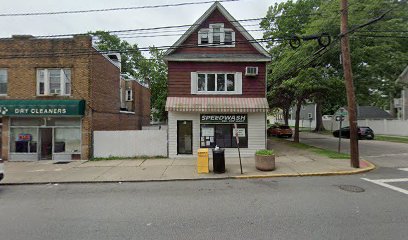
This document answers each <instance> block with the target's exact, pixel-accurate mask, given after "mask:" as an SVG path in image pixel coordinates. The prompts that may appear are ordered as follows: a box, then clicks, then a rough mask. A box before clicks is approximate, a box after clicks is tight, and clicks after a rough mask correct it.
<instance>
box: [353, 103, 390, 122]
mask: <svg viewBox="0 0 408 240" xmlns="http://www.w3.org/2000/svg"><path fill="white" fill-rule="evenodd" d="M357 118H358V119H390V118H392V116H391V115H390V114H389V113H387V112H386V111H384V110H383V109H381V108H379V107H376V106H358V107H357Z"/></svg>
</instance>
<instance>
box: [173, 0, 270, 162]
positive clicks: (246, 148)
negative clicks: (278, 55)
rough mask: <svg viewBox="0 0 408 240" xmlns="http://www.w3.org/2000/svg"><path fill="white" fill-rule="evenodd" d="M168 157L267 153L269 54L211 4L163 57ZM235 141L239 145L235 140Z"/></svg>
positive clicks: (225, 14) (225, 12)
mask: <svg viewBox="0 0 408 240" xmlns="http://www.w3.org/2000/svg"><path fill="white" fill-rule="evenodd" d="M165 60H166V61H167V65H168V68H169V72H168V97H167V102H166V110H167V111H168V112H169V115H168V116H169V117H168V119H169V126H168V127H169V130H168V132H169V156H170V157H183V156H187V157H191V155H196V154H197V150H198V148H214V147H215V146H218V147H222V148H225V154H226V156H237V155H238V151H237V146H238V144H239V146H240V148H241V155H243V156H253V155H254V153H255V151H256V150H258V149H264V148H266V111H267V110H268V109H269V106H268V102H267V100H266V64H267V62H269V61H270V60H271V57H270V55H269V54H268V52H267V51H266V50H265V49H264V48H263V47H262V46H261V45H260V44H259V43H257V42H256V41H255V39H254V38H253V37H252V36H251V35H250V34H249V33H248V32H247V31H246V30H245V29H244V28H243V27H242V26H241V24H240V23H239V22H238V21H236V20H235V19H234V17H232V16H231V14H230V13H229V12H228V11H227V10H226V9H225V8H224V7H223V6H222V5H221V4H220V3H219V2H215V3H214V4H213V5H212V6H211V7H210V8H209V9H208V10H207V11H206V12H205V13H204V14H203V15H202V16H201V17H200V18H199V19H198V20H197V21H196V22H195V23H194V24H193V25H192V26H191V27H190V29H188V30H187V32H186V33H185V34H183V36H182V37H181V38H180V39H179V40H178V41H176V43H175V44H174V45H173V46H172V48H171V49H170V50H168V51H167V52H166V56H165ZM236 136H237V138H238V140H239V142H238V141H237V140H236Z"/></svg>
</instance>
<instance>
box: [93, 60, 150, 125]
mask: <svg viewBox="0 0 408 240" xmlns="http://www.w3.org/2000/svg"><path fill="white" fill-rule="evenodd" d="M111 65H112V63H110V62H109V60H107V59H106V58H104V57H103V56H101V55H93V56H92V63H91V76H92V77H91V79H92V81H91V82H92V83H91V85H92V91H91V95H92V97H91V98H92V99H93V100H92V102H91V106H92V108H93V110H94V111H93V118H92V119H93V130H94V131H101V130H105V131H106V130H108V131H109V130H140V129H142V124H143V123H145V125H148V124H149V122H150V94H149V96H148V99H149V102H148V104H147V108H148V113H147V111H146V109H145V112H142V111H140V110H139V109H141V107H140V103H141V102H143V103H144V101H146V100H145V99H144V98H143V99H140V96H141V93H142V92H146V90H143V89H146V88H144V87H142V86H141V85H140V84H138V83H137V82H136V81H128V83H126V84H122V87H125V88H124V89H123V90H124V91H125V90H126V88H127V85H130V87H131V88H132V90H133V99H134V102H133V103H132V104H129V106H128V107H130V108H131V109H129V111H134V113H120V92H119V89H120V72H119V69H118V68H116V69H114V68H111V67H110V66H111ZM124 97H125V96H123V99H125V98H124ZM125 105H126V104H125ZM143 105H145V104H143ZM133 108H134V110H133ZM143 113H144V114H149V121H147V122H146V120H144V119H145V117H144V116H143Z"/></svg>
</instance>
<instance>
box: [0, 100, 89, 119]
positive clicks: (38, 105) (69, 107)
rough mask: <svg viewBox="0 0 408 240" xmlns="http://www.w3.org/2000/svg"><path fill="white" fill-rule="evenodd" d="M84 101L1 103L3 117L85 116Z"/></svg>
mask: <svg viewBox="0 0 408 240" xmlns="http://www.w3.org/2000/svg"><path fill="white" fill-rule="evenodd" d="M84 108H85V102H84V101H83V100H42V101H41V100H39V101H36V100H3V101H0V115H2V116H56V115H63V116H64V115H83V114H84Z"/></svg>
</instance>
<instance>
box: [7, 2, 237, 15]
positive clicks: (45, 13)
mask: <svg viewBox="0 0 408 240" xmlns="http://www.w3.org/2000/svg"><path fill="white" fill-rule="evenodd" d="M237 1H241V0H219V1H218V2H237ZM215 2H217V1H203V2H185V3H173V4H162V5H150V6H136V7H119V8H103V9H91V10H73V11H59V12H27V13H2V14H0V17H24V16H43V15H61V14H79V13H95V12H109V11H125V10H138V9H152V8H166V7H180V6H187V5H199V4H207V3H215Z"/></svg>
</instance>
